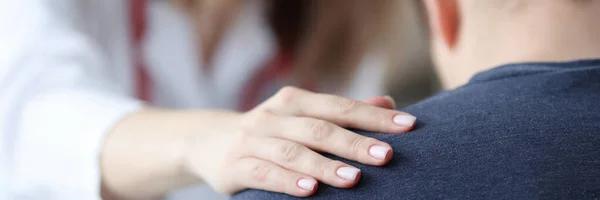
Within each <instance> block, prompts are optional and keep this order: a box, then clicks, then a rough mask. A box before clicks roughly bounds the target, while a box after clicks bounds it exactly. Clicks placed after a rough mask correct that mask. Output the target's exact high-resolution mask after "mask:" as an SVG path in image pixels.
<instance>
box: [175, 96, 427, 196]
mask: <svg viewBox="0 0 600 200" xmlns="http://www.w3.org/2000/svg"><path fill="white" fill-rule="evenodd" d="M366 102H367V103H366ZM377 106H379V107H377ZM393 106H394V105H393V102H392V101H391V99H389V98H384V97H379V98H373V99H370V100H367V101H365V102H361V101H354V100H350V99H345V98H341V97H337V96H333V95H325V94H315V93H311V92H308V91H304V90H301V89H297V88H293V87H286V88H284V89H282V90H281V91H280V92H279V93H277V94H276V95H275V96H273V97H272V98H270V99H269V100H267V101H266V102H264V103H263V104H261V105H259V106H257V107H256V108H255V109H254V110H251V111H249V112H247V113H245V114H234V113H229V114H215V115H214V118H215V119H214V120H212V121H211V122H210V123H212V124H211V125H212V126H213V127H216V128H215V129H210V130H206V131H204V132H203V133H199V134H197V137H196V138H195V139H193V140H190V141H188V143H187V144H188V145H187V146H188V149H187V150H186V152H187V153H188V154H187V156H185V157H184V159H183V160H184V165H183V166H184V169H185V170H186V171H187V172H190V173H192V174H194V175H197V176H199V177H201V178H202V179H203V180H204V181H206V182H207V183H208V184H210V185H211V186H212V187H213V188H214V189H215V190H217V191H219V192H221V193H224V194H233V193H236V192H238V191H241V190H243V189H246V188H254V189H261V190H268V191H274V192H280V193H286V194H290V195H293V196H300V197H304V196H309V195H311V194H313V193H314V192H315V191H316V188H317V181H319V182H323V183H325V184H329V185H332V186H335V187H340V188H348V187H352V186H354V185H355V184H356V183H357V182H358V179H359V178H360V169H358V168H356V167H353V166H351V165H348V164H346V163H342V162H340V161H335V160H331V159H329V158H326V157H324V156H322V155H320V154H319V153H317V152H326V153H330V154H333V155H336V156H340V157H343V158H346V159H349V160H355V161H358V162H361V163H364V164H368V165H375V166H381V165H384V164H386V163H387V162H388V161H389V160H390V158H391V156H392V150H391V147H390V145H389V144H387V143H385V142H381V141H378V140H376V139H373V138H368V137H364V136H361V135H358V134H356V133H353V132H351V131H348V130H346V129H344V128H357V129H363V130H368V131H375V132H383V133H404V132H406V131H409V130H411V129H412V128H413V126H414V122H415V119H416V118H415V117H413V116H411V115H409V114H406V113H402V112H399V111H395V110H391V109H386V108H392V107H393ZM382 107H383V108H382ZM217 118H218V119H217Z"/></svg>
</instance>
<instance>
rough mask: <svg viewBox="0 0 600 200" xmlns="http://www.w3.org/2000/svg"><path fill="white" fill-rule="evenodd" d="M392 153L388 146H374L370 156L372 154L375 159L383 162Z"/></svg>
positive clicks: (370, 150)
mask: <svg viewBox="0 0 600 200" xmlns="http://www.w3.org/2000/svg"><path fill="white" fill-rule="evenodd" d="M389 151H390V148H388V147H386V146H379V145H376V146H372V147H371V148H370V149H369V154H371V156H373V158H377V159H379V160H383V159H385V157H387V154H388V152H389Z"/></svg>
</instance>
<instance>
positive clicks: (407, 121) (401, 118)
mask: <svg viewBox="0 0 600 200" xmlns="http://www.w3.org/2000/svg"><path fill="white" fill-rule="evenodd" d="M416 120H417V117H415V116H410V115H396V116H395V117H394V123H396V124H398V125H400V126H409V127H410V126H413V125H414V124H415V121H416Z"/></svg>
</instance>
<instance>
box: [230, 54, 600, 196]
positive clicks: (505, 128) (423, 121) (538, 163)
mask: <svg viewBox="0 0 600 200" xmlns="http://www.w3.org/2000/svg"><path fill="white" fill-rule="evenodd" d="M403 110H404V111H406V112H409V113H411V114H413V115H415V116H417V118H418V120H417V126H416V128H415V130H414V131H412V132H410V133H406V134H400V135H390V134H380V133H371V132H364V131H357V132H358V133H361V134H363V135H366V136H370V137H374V138H377V139H379V140H382V141H384V142H388V143H389V144H390V145H391V146H392V147H393V149H394V156H393V159H392V160H391V162H390V163H389V164H387V165H386V166H384V167H372V166H366V165H363V164H359V163H356V162H351V161H348V160H345V159H340V158H338V157H335V156H330V155H328V157H330V158H334V159H338V160H341V161H344V162H346V163H349V164H351V165H353V166H356V167H358V168H360V169H361V170H362V174H361V180H360V182H359V184H358V185H357V186H356V187H354V188H353V189H338V188H334V187H331V186H328V185H325V184H319V186H318V187H319V188H318V191H317V192H316V194H315V195H314V196H312V197H310V198H308V199H340V200H341V199H344V200H345V199H598V198H600V60H580V61H572V62H564V63H521V64H508V65H504V66H500V67H497V68H494V69H491V70H488V71H485V72H482V73H479V74H477V75H475V76H474V77H473V78H472V79H471V80H470V82H469V83H468V84H466V85H464V86H463V87H460V88H458V89H455V90H452V91H447V92H442V93H440V94H438V95H436V96H434V97H431V98H429V99H427V100H425V101H422V102H420V103H417V104H415V105H412V106H409V107H407V108H405V109H403ZM233 199H236V200H242V199H261V200H269V199H293V197H291V196H288V195H285V194H276V193H270V192H265V191H257V190H247V191H244V192H241V193H239V194H237V195H236V196H234V198H233Z"/></svg>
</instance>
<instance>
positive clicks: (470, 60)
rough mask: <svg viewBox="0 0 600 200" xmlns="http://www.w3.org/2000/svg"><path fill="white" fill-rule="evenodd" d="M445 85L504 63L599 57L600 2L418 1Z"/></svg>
mask: <svg viewBox="0 0 600 200" xmlns="http://www.w3.org/2000/svg"><path fill="white" fill-rule="evenodd" d="M423 3H424V5H425V8H426V10H427V18H428V21H429V27H430V33H431V34H430V35H431V46H432V52H433V57H434V60H435V62H436V65H437V67H438V71H439V74H440V76H441V78H442V82H443V83H444V85H445V87H447V88H453V87H456V86H459V85H461V84H463V83H465V82H466V81H468V79H469V78H470V77H471V76H472V75H473V74H475V73H477V72H479V71H482V70H485V69H488V68H491V67H495V66H498V65H502V64H507V63H516V62H552V61H567V60H575V59H583V58H594V57H596V58H597V57H600V0H423Z"/></svg>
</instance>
